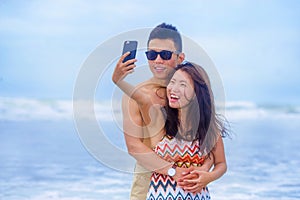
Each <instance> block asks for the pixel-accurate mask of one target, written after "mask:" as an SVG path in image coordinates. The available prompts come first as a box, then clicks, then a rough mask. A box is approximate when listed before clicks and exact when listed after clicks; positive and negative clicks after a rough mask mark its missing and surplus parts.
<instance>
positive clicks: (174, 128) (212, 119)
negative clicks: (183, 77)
mask: <svg viewBox="0 0 300 200" xmlns="http://www.w3.org/2000/svg"><path fill="white" fill-rule="evenodd" d="M175 70H176V71H177V70H181V71H184V72H186V73H187V74H189V75H190V77H191V79H192V80H193V83H194V91H195V94H196V98H194V99H193V100H191V101H190V103H189V105H188V111H187V113H188V114H187V118H186V119H185V121H186V122H188V123H190V124H185V125H184V126H188V127H191V129H190V130H189V131H188V135H190V138H192V140H196V139H197V140H198V141H199V145H200V151H201V152H202V153H205V154H206V153H207V154H209V152H210V151H211V150H212V149H213V148H214V146H215V144H216V142H217V139H218V138H219V136H222V137H224V136H226V135H228V130H227V128H226V127H225V122H224V121H222V120H221V119H219V117H218V116H217V114H216V112H215V105H214V98H213V93H212V90H211V85H210V81H209V78H208V75H207V73H206V72H205V70H204V69H203V68H202V67H200V66H198V65H196V64H193V63H190V62H186V63H184V64H180V65H178V66H177V67H176V68H175ZM180 121H181V120H180V119H179V116H178V109H175V108H171V107H170V106H169V105H168V104H167V105H166V123H165V129H166V134H167V135H170V136H174V137H177V138H181V139H185V138H184V137H182V136H181V135H180V134H178V127H180Z"/></svg>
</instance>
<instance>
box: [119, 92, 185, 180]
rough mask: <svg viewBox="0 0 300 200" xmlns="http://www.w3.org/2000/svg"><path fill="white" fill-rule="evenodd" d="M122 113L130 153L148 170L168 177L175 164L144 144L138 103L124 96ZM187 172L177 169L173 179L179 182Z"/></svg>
mask: <svg viewBox="0 0 300 200" xmlns="http://www.w3.org/2000/svg"><path fill="white" fill-rule="evenodd" d="M122 111H123V128H124V137H125V141H126V146H127V149H128V153H129V154H130V155H132V156H133V157H134V158H135V159H136V160H137V162H138V163H139V164H140V165H142V166H143V167H144V168H146V169H147V170H149V171H155V172H157V173H160V174H164V175H167V174H168V169H170V168H171V167H172V165H173V162H168V161H166V160H164V159H163V158H161V157H160V156H158V155H157V154H156V153H155V152H154V151H153V150H152V149H151V148H150V147H148V146H146V145H145V144H144V143H143V139H144V138H143V137H144V136H143V119H142V116H141V113H140V110H139V107H138V105H137V103H136V102H135V101H134V100H132V99H130V98H129V97H128V96H126V95H124V96H123V101H122ZM187 171H188V169H187V168H179V167H177V168H176V175H175V176H174V177H173V178H174V179H175V180H179V179H180V178H181V177H182V176H183V175H184V174H186V173H187Z"/></svg>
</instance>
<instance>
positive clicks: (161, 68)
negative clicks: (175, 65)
mask: <svg viewBox="0 0 300 200" xmlns="http://www.w3.org/2000/svg"><path fill="white" fill-rule="evenodd" d="M154 69H156V70H164V69H165V68H164V67H154Z"/></svg>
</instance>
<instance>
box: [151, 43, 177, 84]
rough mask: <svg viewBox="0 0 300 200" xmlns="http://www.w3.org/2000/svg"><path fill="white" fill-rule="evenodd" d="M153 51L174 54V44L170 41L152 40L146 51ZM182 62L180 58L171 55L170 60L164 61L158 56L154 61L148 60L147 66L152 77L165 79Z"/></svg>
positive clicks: (175, 54)
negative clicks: (165, 51)
mask: <svg viewBox="0 0 300 200" xmlns="http://www.w3.org/2000/svg"><path fill="white" fill-rule="evenodd" d="M150 50H154V51H156V52H161V51H162V50H167V51H172V52H175V51H176V48H175V44H174V42H173V41H172V40H170V39H152V40H151V41H150V42H149V45H148V51H150ZM181 62H182V60H181V56H179V55H178V54H177V53H173V54H172V56H171V59H169V60H164V59H162V58H161V56H160V55H157V57H156V59H154V60H148V64H149V67H150V70H151V72H152V74H153V76H154V77H155V78H157V79H167V78H168V77H169V75H170V74H171V72H172V71H173V70H174V68H175V67H176V66H177V65H178V64H180V63H181Z"/></svg>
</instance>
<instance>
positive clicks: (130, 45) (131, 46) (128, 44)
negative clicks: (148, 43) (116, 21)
mask: <svg viewBox="0 0 300 200" xmlns="http://www.w3.org/2000/svg"><path fill="white" fill-rule="evenodd" d="M137 44H138V42H137V41H132V40H126V41H125V42H124V45H123V53H122V55H123V54H124V53H126V52H128V51H130V54H129V55H128V56H126V57H125V58H124V60H123V63H124V62H126V61H127V60H131V59H134V58H135V56H136V49H137Z"/></svg>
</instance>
